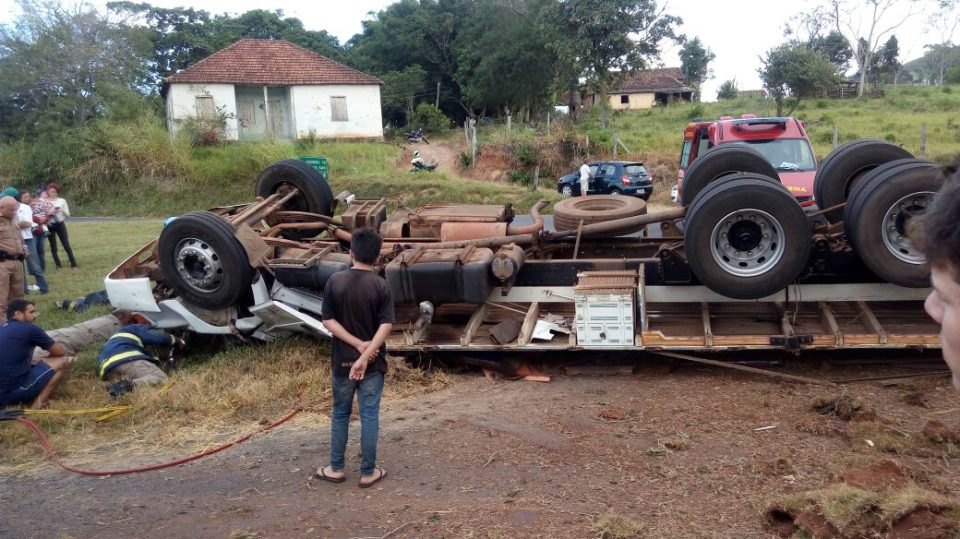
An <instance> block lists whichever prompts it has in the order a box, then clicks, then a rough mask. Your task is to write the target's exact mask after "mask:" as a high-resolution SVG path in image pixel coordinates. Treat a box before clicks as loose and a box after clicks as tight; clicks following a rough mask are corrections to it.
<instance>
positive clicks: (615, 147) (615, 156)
mask: <svg viewBox="0 0 960 539" xmlns="http://www.w3.org/2000/svg"><path fill="white" fill-rule="evenodd" d="M617 142H619V140H617V134H616V133H614V134H613V158H614V159H616V158H617V146H619V144H617Z"/></svg>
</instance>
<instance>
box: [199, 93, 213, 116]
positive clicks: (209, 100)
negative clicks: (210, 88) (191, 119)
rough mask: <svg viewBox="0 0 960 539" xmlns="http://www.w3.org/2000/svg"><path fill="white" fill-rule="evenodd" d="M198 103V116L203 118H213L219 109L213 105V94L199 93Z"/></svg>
mask: <svg viewBox="0 0 960 539" xmlns="http://www.w3.org/2000/svg"><path fill="white" fill-rule="evenodd" d="M196 103H197V118H200V119H201V120H212V119H213V118H214V117H215V116H216V114H217V109H216V107H214V106H213V96H209V95H198V96H197V101H196Z"/></svg>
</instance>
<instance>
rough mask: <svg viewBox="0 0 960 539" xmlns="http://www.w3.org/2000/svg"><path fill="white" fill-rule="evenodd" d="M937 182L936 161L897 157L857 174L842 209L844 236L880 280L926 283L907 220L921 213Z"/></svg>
mask: <svg viewBox="0 0 960 539" xmlns="http://www.w3.org/2000/svg"><path fill="white" fill-rule="evenodd" d="M942 185H943V175H942V174H940V173H939V172H938V165H937V164H936V163H931V162H930V161H924V160H922V159H898V160H896V161H891V162H889V163H886V164H883V165H880V166H878V167H877V168H875V169H873V170H872V171H870V172H868V173H867V174H865V175H864V176H863V179H862V180H861V181H860V182H858V183H857V185H855V186H854V187H853V189H852V190H851V191H850V197H849V198H848V199H847V205H846V206H845V207H844V212H843V227H844V230H845V231H846V233H847V239H848V240H850V244H851V245H853V248H854V250H855V251H856V252H857V254H858V255H859V256H860V258H861V259H862V260H863V262H864V263H865V264H866V265H867V267H868V268H870V270H871V271H873V272H874V273H875V274H877V277H880V278H881V279H883V280H885V281H887V282H890V283H893V284H897V285H900V286H906V287H910V288H923V287H927V286H930V267H929V265H928V264H927V261H926V258H924V256H923V253H922V252H921V251H920V250H919V249H918V248H917V247H916V246H914V245H913V243H912V242H911V241H910V239H909V231H910V221H911V220H912V219H913V218H914V217H917V216H919V215H921V214H923V213H924V212H925V211H926V210H927V208H928V207H929V206H930V204H932V203H933V198H934V195H935V194H936V192H937V191H939V190H940V187H941V186H942Z"/></svg>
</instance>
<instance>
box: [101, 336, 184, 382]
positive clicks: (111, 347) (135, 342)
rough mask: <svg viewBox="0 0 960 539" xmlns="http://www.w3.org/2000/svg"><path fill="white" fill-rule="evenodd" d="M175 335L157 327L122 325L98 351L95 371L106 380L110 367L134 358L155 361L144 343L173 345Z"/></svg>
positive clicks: (134, 359)
mask: <svg viewBox="0 0 960 539" xmlns="http://www.w3.org/2000/svg"><path fill="white" fill-rule="evenodd" d="M176 342H177V339H176V337H174V336H173V335H171V334H169V333H167V332H166V331H162V330H159V329H150V328H149V327H148V326H145V325H142V324H130V325H127V326H123V327H121V328H120V330H119V331H117V332H116V333H114V334H113V335H112V336H111V337H110V339H108V340H107V343H106V344H104V345H103V349H102V350H101V351H100V357H98V358H97V373H98V374H99V375H100V378H102V379H104V380H106V379H107V377H108V376H109V373H110V369H113V368H114V367H117V366H118V365H123V364H124V363H129V362H131V361H136V360H146V361H151V362H154V363H156V362H157V360H156V359H155V358H154V357H153V356H151V355H150V353H149V352H147V349H146V345H148V344H152V345H156V346H173V345H174V344H175V343H176Z"/></svg>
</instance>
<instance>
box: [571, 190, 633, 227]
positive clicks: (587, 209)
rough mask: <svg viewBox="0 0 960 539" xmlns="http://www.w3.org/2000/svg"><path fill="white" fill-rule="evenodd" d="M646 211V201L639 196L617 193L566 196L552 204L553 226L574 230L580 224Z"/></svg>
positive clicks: (630, 215)
mask: <svg viewBox="0 0 960 539" xmlns="http://www.w3.org/2000/svg"><path fill="white" fill-rule="evenodd" d="M645 213H647V203H646V202H644V201H643V200H641V199H639V198H634V197H625V196H618V195H590V196H587V197H572V198H566V199H563V200H561V201H560V202H557V203H556V204H555V205H554V206H553V228H554V229H555V230H557V231H558V232H559V231H563V230H576V229H577V227H578V226H579V225H580V221H581V220H582V221H583V224H585V225H589V224H592V223H603V222H606V221H614V220H616V219H624V218H626V217H634V216H637V215H643V214H645Z"/></svg>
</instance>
